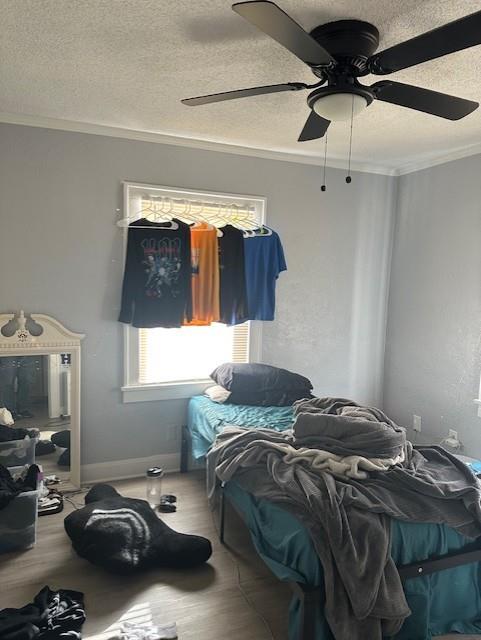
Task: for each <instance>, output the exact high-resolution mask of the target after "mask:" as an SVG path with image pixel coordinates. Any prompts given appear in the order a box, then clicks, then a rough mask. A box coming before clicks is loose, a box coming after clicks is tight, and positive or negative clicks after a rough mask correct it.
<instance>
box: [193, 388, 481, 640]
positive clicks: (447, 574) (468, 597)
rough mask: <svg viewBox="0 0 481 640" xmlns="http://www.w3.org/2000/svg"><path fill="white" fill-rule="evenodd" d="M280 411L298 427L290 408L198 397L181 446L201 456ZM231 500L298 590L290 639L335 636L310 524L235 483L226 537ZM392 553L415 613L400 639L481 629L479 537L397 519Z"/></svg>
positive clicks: (229, 488)
mask: <svg viewBox="0 0 481 640" xmlns="http://www.w3.org/2000/svg"><path fill="white" fill-rule="evenodd" d="M279 410H283V411H280V412H279V415H278V417H279V420H280V422H279V423H278V424H277V425H276V428H277V429H278V430H280V431H282V430H284V429H287V428H289V427H290V426H291V424H292V417H293V414H292V410H291V409H290V408H289V407H246V406H244V405H242V406H241V405H239V406H236V405H219V404H217V403H214V402H212V401H211V400H210V399H208V398H206V397H203V396H202V397H201V396H199V397H195V398H193V399H192V400H191V401H190V404H189V412H188V424H187V425H186V428H185V434H184V437H185V439H186V440H187V444H184V446H183V448H185V446H188V442H189V441H190V443H191V447H192V455H193V457H194V458H195V459H199V458H202V457H203V456H205V454H206V452H207V450H208V448H209V447H210V445H211V444H212V442H213V441H214V440H215V437H216V435H217V433H218V432H219V431H220V430H221V429H222V428H223V426H224V425H226V424H236V425H238V426H249V427H254V426H258V427H259V426H263V427H264V428H265V427H267V426H269V425H270V423H271V422H272V421H273V420H275V419H276V412H277V411H279ZM243 420H246V421H247V422H242V421H243ZM260 421H262V423H260ZM186 455H187V453H186V452H185V451H184V456H186ZM184 470H186V469H184ZM226 501H228V503H229V504H231V505H232V506H233V507H234V508H235V509H236V511H237V512H238V513H239V515H240V516H241V518H242V520H243V521H244V522H245V524H246V525H247V527H248V529H249V531H250V535H251V538H252V541H253V543H254V545H255V548H256V550H257V552H258V553H259V555H260V557H261V558H262V559H263V560H264V562H265V563H266V564H267V566H268V567H269V568H270V570H271V571H272V572H273V573H274V575H275V576H276V577H277V578H278V579H280V580H282V581H285V582H287V583H289V585H290V586H291V588H292V590H293V597H292V601H291V606H290V611H289V640H333V636H332V634H331V632H330V630H329V626H328V624H327V622H326V619H325V617H324V600H325V592H324V578H323V569H322V565H321V563H320V561H319V558H318V556H317V554H316V552H315V550H314V547H313V545H312V543H311V540H310V537H309V533H308V531H307V530H306V529H305V527H304V526H303V525H302V524H301V523H300V522H299V521H298V520H297V519H296V518H295V517H294V516H293V515H292V514H290V513H289V512H287V511H286V510H284V509H282V508H280V507H278V506H277V505H275V504H273V503H270V502H269V501H266V500H258V499H256V498H255V497H254V496H252V495H251V494H249V493H248V492H246V491H245V490H244V489H242V488H241V487H240V486H239V485H237V484H236V483H235V482H234V481H231V482H229V483H227V484H225V486H223V487H222V494H221V508H220V536H221V541H222V542H223V541H224V536H225V535H226V532H227V535H228V526H227V528H226V527H225V514H226V509H225V506H226ZM391 553H392V557H393V558H394V560H395V562H396V564H397V566H398V568H399V573H400V575H401V578H402V580H403V583H404V590H405V593H406V597H407V601H408V604H409V606H410V608H411V611H412V615H411V616H410V617H409V618H408V619H407V620H406V622H405V624H404V625H403V628H402V629H401V631H400V632H399V633H398V634H397V635H396V640H430V639H431V638H432V637H433V636H436V635H442V634H447V633H463V634H481V541H479V542H478V541H475V542H473V541H472V540H469V539H467V538H465V537H464V536H462V535H460V534H459V533H457V532H456V531H454V530H453V529H451V528H449V527H447V526H445V525H434V524H418V523H407V522H401V521H398V520H393V521H392V551H391Z"/></svg>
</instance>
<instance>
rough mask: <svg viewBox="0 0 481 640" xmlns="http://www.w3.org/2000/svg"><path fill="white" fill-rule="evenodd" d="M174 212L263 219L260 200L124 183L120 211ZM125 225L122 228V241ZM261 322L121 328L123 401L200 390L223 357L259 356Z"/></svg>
mask: <svg viewBox="0 0 481 640" xmlns="http://www.w3.org/2000/svg"><path fill="white" fill-rule="evenodd" d="M154 216H155V219H163V218H165V219H168V218H170V217H176V218H179V219H181V220H184V221H185V222H189V223H190V222H194V221H195V220H196V219H202V220H205V221H207V222H210V223H211V224H214V225H216V226H222V224H225V223H226V222H233V223H238V224H239V225H240V226H245V227H247V228H249V227H251V228H253V227H256V226H258V225H259V224H262V223H264V222H265V200H264V199H263V198H259V197H251V196H239V195H232V194H219V193H207V192H194V191H187V190H185V189H171V188H167V187H159V186H154V185H144V184H137V183H124V217H125V219H127V220H128V221H130V222H131V221H133V220H136V219H138V218H141V217H146V218H150V219H154ZM126 239H127V229H125V241H126ZM260 327H261V323H259V322H246V323H244V324H241V325H237V326H235V327H227V326H225V325H223V324H216V323H215V324H212V325H211V326H209V327H181V328H178V329H163V328H157V329H135V328H134V327H130V326H125V329H124V361H125V362H124V369H125V371H124V386H123V387H122V391H123V399H124V402H138V401H142V400H158V399H162V398H183V397H190V396H192V395H195V394H196V393H201V392H202V391H203V390H204V389H205V388H206V387H207V386H208V385H209V384H211V382H209V374H210V373H211V372H212V370H213V369H214V368H215V367H216V366H217V365H219V364H221V363H223V362H249V361H252V360H259V359H260V337H261V336H260V333H261V328H260Z"/></svg>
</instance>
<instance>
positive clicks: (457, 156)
mask: <svg viewBox="0 0 481 640" xmlns="http://www.w3.org/2000/svg"><path fill="white" fill-rule="evenodd" d="M479 154H481V142H479V143H477V144H472V145H469V146H467V147H459V148H458V149H453V150H452V151H447V152H445V153H440V154H439V155H436V156H431V157H425V158H424V159H423V160H419V161H418V162H410V163H407V164H405V165H401V166H400V167H398V168H397V170H396V175H398V176H403V175H406V174H408V173H415V172H416V171H422V170H423V169H429V168H430V167H436V166H437V165H439V164H446V163H447V162H453V161H454V160H461V158H469V157H470V156H477V155H479Z"/></svg>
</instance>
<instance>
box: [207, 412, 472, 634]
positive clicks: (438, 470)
mask: <svg viewBox="0 0 481 640" xmlns="http://www.w3.org/2000/svg"><path fill="white" fill-rule="evenodd" d="M314 408H315V407H314ZM312 409H313V407H312V406H311V407H310V409H309V412H310V413H313V411H312ZM317 410H318V411H319V412H320V415H323V414H322V412H323V409H322V408H318V409H317ZM314 414H315V411H314ZM344 417H345V416H344ZM298 420H299V418H298ZM319 424H320V428H319V436H320V437H322V432H323V430H324V428H325V426H326V422H325V420H324V419H323V418H321V419H320V420H319ZM329 424H330V423H329V422H328V425H329ZM379 424H381V425H382V426H381V431H384V425H388V424H389V423H388V422H384V421H383V420H382V421H381V422H380V423H379ZM344 426H345V427H346V425H344ZM358 427H359V424H358V420H356V419H354V420H353V423H352V437H353V440H354V441H355V439H356V432H357V429H358ZM346 428H347V427H346ZM295 432H296V427H294V432H292V431H289V432H284V433H282V434H279V433H274V432H272V431H269V430H263V429H258V430H249V429H238V428H232V427H227V428H226V429H224V431H223V432H222V433H221V434H220V435H219V436H218V438H217V441H216V443H215V445H214V447H213V448H212V449H211V451H210V452H209V454H208V456H207V469H208V489H209V496H210V497H211V498H212V496H213V495H214V489H215V485H216V482H217V480H218V479H219V480H222V481H228V480H230V479H232V478H233V477H235V479H236V481H238V482H239V484H240V485H241V486H243V487H244V488H245V489H246V490H247V491H249V492H250V493H252V494H253V495H255V496H256V497H258V498H265V499H268V500H271V501H273V502H276V503H278V504H280V505H282V506H283V507H284V508H286V509H287V510H289V511H291V512H292V513H293V514H294V515H295V516H296V517H297V518H298V519H299V520H300V521H301V522H303V524H304V525H305V526H306V528H307V529H308V531H309V533H310V535H311V538H312V541H313V544H314V546H315V548H316V552H317V553H318V555H319V558H320V560H321V562H322V565H323V568H324V577H325V584H326V609H325V613H326V618H327V620H328V623H329V625H330V627H331V630H332V633H333V635H334V637H335V638H336V640H366V639H367V638H369V640H381V638H382V635H395V634H396V633H397V632H398V631H399V629H400V628H401V626H402V623H403V621H404V619H405V618H406V617H407V616H408V615H409V614H410V611H409V608H408V606H407V603H406V600H405V597H404V592H403V589H402V585H401V581H400V579H399V575H398V572H397V569H396V567H395V565H394V562H393V560H392V558H391V556H390V552H389V549H390V518H389V516H390V517H394V518H399V519H401V520H406V521H415V522H430V523H446V524H448V525H449V526H451V527H453V528H455V529H457V530H458V531H459V532H460V533H462V534H464V535H466V536H468V537H472V538H475V537H478V536H479V535H481V508H480V504H481V488H480V485H479V483H478V481H477V479H476V478H475V476H474V475H473V474H472V473H471V471H470V470H469V469H468V468H467V467H466V466H465V465H463V464H462V463H460V462H459V461H458V460H457V459H456V458H454V456H452V455H451V454H449V453H448V452H446V451H444V450H443V449H442V448H440V447H417V448H415V449H414V450H412V448H411V447H408V454H409V455H408V458H407V459H406V461H405V462H404V463H403V464H402V465H397V466H396V467H394V468H393V469H391V470H390V471H387V472H383V473H373V474H371V475H370V477H369V478H368V479H366V480H354V479H345V478H344V479H340V478H336V477H334V476H333V475H331V474H329V473H326V472H324V471H315V470H314V469H312V468H310V467H309V466H306V465H303V464H288V463H286V462H285V461H284V460H283V458H284V456H285V454H284V453H283V447H281V448H279V447H278V445H279V444H282V445H284V446H285V445H288V446H291V447H293V448H298V447H299V446H300V445H299V443H296V441H295V440H296V439H295ZM394 432H395V433H396V432H397V430H396V429H395V428H394ZM309 437H313V438H316V437H317V436H316V434H315V429H314V428H313V427H312V424H310V426H309ZM344 440H346V439H345V438H344ZM325 444H326V442H325V441H324V445H325ZM302 446H304V444H303V445H302ZM338 446H343V445H342V444H339V443H338ZM348 448H349V447H348ZM354 449H356V447H354ZM356 453H359V449H356ZM366 453H369V455H373V454H374V453H379V452H374V451H373V450H370V449H369V450H366Z"/></svg>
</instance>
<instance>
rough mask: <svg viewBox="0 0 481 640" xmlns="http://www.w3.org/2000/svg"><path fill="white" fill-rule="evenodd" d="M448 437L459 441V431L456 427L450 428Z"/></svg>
mask: <svg viewBox="0 0 481 640" xmlns="http://www.w3.org/2000/svg"><path fill="white" fill-rule="evenodd" d="M448 438H452V439H453V440H457V441H458V442H459V438H458V432H457V431H455V430H454V429H450V430H449V433H448Z"/></svg>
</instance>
